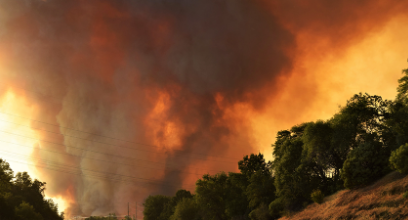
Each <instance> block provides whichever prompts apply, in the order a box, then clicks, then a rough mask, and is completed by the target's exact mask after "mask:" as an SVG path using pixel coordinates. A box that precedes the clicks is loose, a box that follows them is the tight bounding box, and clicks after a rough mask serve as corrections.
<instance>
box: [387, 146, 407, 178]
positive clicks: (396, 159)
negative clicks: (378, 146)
mask: <svg viewBox="0 0 408 220" xmlns="http://www.w3.org/2000/svg"><path fill="white" fill-rule="evenodd" d="M407 161H408V144H404V145H401V147H399V148H398V149H396V150H395V151H393V152H392V153H391V157H390V164H391V167H392V168H393V169H396V170H398V172H400V173H403V174H408V163H407Z"/></svg>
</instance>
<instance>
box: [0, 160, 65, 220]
mask: <svg viewBox="0 0 408 220" xmlns="http://www.w3.org/2000/svg"><path fill="white" fill-rule="evenodd" d="M13 174H14V173H13V170H12V169H11V168H10V165H9V164H8V163H7V162H6V161H4V160H3V159H0V219H2V220H3V219H4V220H26V219H32V220H62V219H64V213H61V214H58V206H57V204H55V203H54V202H53V201H52V200H51V199H45V198H44V191H45V185H46V183H45V182H41V181H39V180H37V179H35V180H32V179H31V177H30V176H29V175H28V174H27V173H26V172H23V173H17V174H16V175H15V176H14V175H13Z"/></svg>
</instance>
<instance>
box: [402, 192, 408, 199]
mask: <svg viewBox="0 0 408 220" xmlns="http://www.w3.org/2000/svg"><path fill="white" fill-rule="evenodd" d="M402 198H404V199H408V191H406V192H405V193H404V194H403V195H402Z"/></svg>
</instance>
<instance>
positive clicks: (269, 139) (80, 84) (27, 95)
mask: <svg viewBox="0 0 408 220" xmlns="http://www.w3.org/2000/svg"><path fill="white" fill-rule="evenodd" d="M160 2H161V1H160V0H157V1H151V2H148V3H141V2H135V3H129V2H126V1H115V2H110V1H86V2H85V1H69V2H56V1H55V2H48V1H35V2H33V3H32V4H28V3H26V2H25V1H20V0H16V1H13V2H8V3H5V4H3V5H1V6H0V120H3V121H0V129H2V130H4V131H5V132H8V133H3V134H1V135H0V141H3V142H6V141H7V142H12V143H13V144H15V145H16V146H17V145H20V147H16V146H11V145H10V143H7V144H6V143H2V144H0V156H1V157H2V158H4V159H6V160H7V161H9V162H10V164H11V166H12V168H13V169H14V170H15V171H23V170H27V171H29V173H30V175H32V176H33V177H36V178H40V180H43V181H45V182H47V183H48V184H47V192H46V195H47V196H49V197H51V198H55V199H56V200H57V201H58V202H59V204H60V209H61V210H65V211H66V212H67V213H68V215H76V214H79V215H91V214H94V215H103V214H106V213H109V212H118V213H121V212H123V211H124V209H123V207H124V206H123V204H124V203H126V202H124V201H129V200H130V201H137V202H139V203H142V202H143V200H144V199H145V198H146V196H148V195H150V194H157V193H164V194H168V195H171V194H172V193H174V192H175V190H176V189H178V188H182V187H183V188H187V189H190V190H193V188H194V186H193V185H194V182H195V180H196V179H197V178H199V177H200V174H203V173H205V172H209V173H215V172H217V171H220V170H225V171H238V170H237V161H238V160H239V158H242V156H244V155H246V154H250V153H258V152H262V153H263V154H264V155H265V157H266V158H267V159H268V160H271V159H272V147H271V144H273V143H274V141H275V134H276V132H277V131H279V130H282V129H289V128H290V127H292V126H293V125H296V124H299V123H302V122H307V121H314V120H317V119H328V118H330V117H331V116H332V115H333V114H334V113H336V111H338V106H339V105H344V104H345V103H346V101H347V99H349V98H350V97H351V96H352V95H353V94H356V93H359V92H367V93H369V94H376V95H381V96H382V97H383V98H386V99H393V98H394V97H395V95H396V87H397V80H398V78H400V77H401V70H402V69H404V68H406V67H407V63H406V61H407V58H408V44H406V43H405V42H406V39H408V27H407V26H406V25H405V24H406V23H407V22H408V17H407V16H406V15H404V12H405V11H406V9H407V8H408V4H407V3H404V2H399V3H398V4H393V5H391V4H390V3H389V2H387V1H383V0H377V1H368V0H362V1H358V2H357V1H356V2H345V1H344V2H342V1H336V2H327V1H323V0H313V2H312V3H313V4H312V3H310V4H306V3H304V2H303V1H300V0H299V1H297V0H293V1H291V2H290V1H287V2H281V1H263V0H259V1H234V2H228V1H226V2H224V3H219V2H218V3H217V2H216V1H197V2H195V3H194V4H193V3H186V2H183V1H180V2H178V3H177V4H176V3H175V4H172V5H165V4H164V3H163V4H164V5H163V4H159V3H160ZM362 11H364V13H362ZM210 12H211V13H212V15H213V16H212V17H208V16H207V15H208V13H210ZM13 115H14V116H13ZM23 146H24V147H23ZM7 151H9V152H12V153H11V154H7V153H6V152H7ZM19 154H20V155H19ZM24 155H25V156H24ZM27 157H29V158H30V159H27ZM13 161H16V162H13ZM24 162H25V163H26V164H24ZM27 163H29V164H31V165H29V164H27ZM33 164H36V165H35V166H34V165H33ZM50 164H51V165H50ZM52 164H59V165H58V166H57V165H52ZM45 167H48V168H53V169H54V170H50V169H46V168H45ZM55 169H57V170H55ZM79 170H80V171H81V172H83V173H85V174H86V175H85V176H78V175H72V174H68V173H67V172H74V173H75V172H77V171H79ZM61 171H63V172H61ZM93 171H97V172H102V174H101V173H99V174H97V175H106V174H107V173H110V174H112V173H113V174H119V175H122V176H118V177H117V178H119V179H120V178H129V176H130V177H132V178H134V177H136V178H138V179H137V181H138V182H146V179H148V180H149V181H156V183H157V182H158V183H159V184H156V185H155V184H153V185H147V184H145V183H138V184H139V185H137V184H136V185H132V184H128V183H127V184H125V183H123V181H122V182H119V183H118V182H117V181H115V180H113V179H109V178H108V179H106V178H105V179H95V178H92V175H96V174H95V173H92V172H93ZM124 175H128V177H124ZM142 179H144V180H142ZM121 180H122V179H121ZM163 183H164V184H163Z"/></svg>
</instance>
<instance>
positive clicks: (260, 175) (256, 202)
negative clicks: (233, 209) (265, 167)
mask: <svg viewBox="0 0 408 220" xmlns="http://www.w3.org/2000/svg"><path fill="white" fill-rule="evenodd" d="M273 184H274V178H273V177H272V176H271V175H266V174H265V173H264V172H262V171H257V172H256V173H254V174H253V175H252V177H251V180H250V184H249V185H248V187H247V189H246V195H247V197H248V200H249V207H250V208H253V209H254V208H256V207H258V206H260V205H261V204H269V203H271V202H272V201H273V200H274V199H275V191H276V190H275V186H274V185H273Z"/></svg>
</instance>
